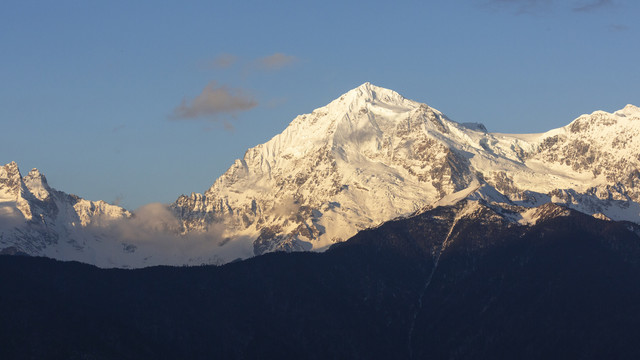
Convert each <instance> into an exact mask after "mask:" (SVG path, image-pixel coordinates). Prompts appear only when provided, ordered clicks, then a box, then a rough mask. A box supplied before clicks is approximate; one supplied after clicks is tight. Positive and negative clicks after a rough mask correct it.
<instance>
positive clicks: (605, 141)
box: [173, 83, 640, 254]
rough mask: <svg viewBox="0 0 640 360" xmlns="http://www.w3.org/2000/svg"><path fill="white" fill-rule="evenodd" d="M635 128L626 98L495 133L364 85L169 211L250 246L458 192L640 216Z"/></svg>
mask: <svg viewBox="0 0 640 360" xmlns="http://www.w3.org/2000/svg"><path fill="white" fill-rule="evenodd" d="M639 133H640V109H638V108H637V107H635V106H633V105H628V106H626V107H625V108H624V109H622V110H620V111H617V112H615V113H613V114H609V113H606V112H603V111H596V112H594V113H593V114H590V115H583V116H581V117H579V118H578V119H576V120H574V121H573V122H571V123H570V124H569V125H567V126H565V127H563V128H559V129H555V130H551V131H549V132H546V133H543V134H527V135H508V134H493V133H489V132H487V131H486V129H485V128H484V126H482V125H480V124H473V123H472V124H460V123H456V122H453V121H451V120H449V119H448V118H447V117H446V116H445V115H443V114H442V113H441V112H440V111H438V110H436V109H433V108H431V107H429V106H427V105H425V104H421V103H418V102H415V101H411V100H408V99H405V98H404V97H402V96H401V95H400V94H398V93H396V92H394V91H392V90H388V89H384V88H380V87H377V86H374V85H372V84H369V83H365V84H363V85H361V86H359V87H357V88H355V89H353V90H351V91H349V92H347V93H346V94H344V95H342V96H341V97H340V98H338V99H336V100H335V101H333V102H331V103H330V104H328V105H327V106H325V107H322V108H319V109H316V110H314V111H313V112H312V113H311V114H306V115H301V116H298V117H296V118H295V119H294V120H293V121H292V122H291V124H290V125H289V126H288V127H287V128H286V129H285V130H284V131H283V132H282V133H281V134H279V135H276V136H275V137H274V138H272V139H271V140H270V141H268V142H267V143H265V144H262V145H258V146H256V147H254V148H251V149H249V150H248V151H247V152H246V154H245V156H244V158H243V159H240V160H237V161H236V162H235V164H234V165H232V166H231V168H230V169H229V170H228V171H227V172H226V173H225V174H223V175H222V176H221V177H220V178H219V179H218V180H216V181H215V183H214V184H213V186H212V187H211V188H209V189H208V190H207V191H206V192H205V193H204V194H191V195H190V196H181V197H180V198H179V199H178V200H177V201H176V203H175V204H174V205H173V210H174V212H175V213H176V215H177V216H178V218H179V219H180V221H181V224H182V230H183V232H184V233H191V232H201V231H204V230H206V229H207V228H208V227H210V226H212V225H215V226H224V236H225V237H226V238H228V241H229V242H234V241H244V242H246V243H247V245H246V246H251V245H252V246H253V251H254V253H255V254H262V253H264V252H268V251H274V250H285V251H294V250H310V249H317V250H322V249H324V248H326V247H327V246H329V245H331V244H333V243H336V242H340V241H343V240H346V239H347V238H349V237H351V236H353V235H354V234H355V233H356V232H357V231H358V230H360V229H363V228H367V227H371V226H376V225H378V224H380V223H382V222H384V221H388V220H390V219H393V218H395V217H400V216H405V215H407V214H411V213H414V212H416V211H419V210H421V209H425V208H430V207H432V206H433V205H434V204H436V203H437V202H438V201H440V204H443V203H447V202H450V200H447V197H449V198H451V196H453V195H452V194H454V193H458V194H461V193H472V192H475V193H476V195H477V196H483V197H485V198H486V197H487V196H488V197H489V198H491V199H492V201H494V202H498V203H503V204H505V205H509V206H514V205H516V206H525V207H536V206H539V205H541V204H544V203H547V202H554V203H559V204H564V205H566V206H569V207H572V208H575V209H577V210H580V211H583V212H586V213H588V214H592V215H596V214H597V216H600V217H603V218H611V219H616V220H631V221H635V222H640V207H639V205H638V201H639V200H640V190H638V189H639V188H638V181H639V179H640V177H639V175H640V172H639V169H640V155H638V154H640V136H638V135H640V134H639ZM479 187H481V188H482V189H484V190H483V191H481V192H477V191H476V189H477V188H479ZM454 197H455V198H456V199H458V200H459V199H460V197H459V196H454ZM443 198H444V199H443Z"/></svg>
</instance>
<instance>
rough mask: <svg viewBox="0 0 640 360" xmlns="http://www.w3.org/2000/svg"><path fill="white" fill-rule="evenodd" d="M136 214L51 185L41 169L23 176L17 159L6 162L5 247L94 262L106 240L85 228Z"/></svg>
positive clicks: (1, 178)
mask: <svg viewBox="0 0 640 360" xmlns="http://www.w3.org/2000/svg"><path fill="white" fill-rule="evenodd" d="M130 216H131V214H130V213H129V212H128V211H126V210H125V209H123V208H121V207H118V206H114V205H110V204H107V203H106V202H104V201H88V200H85V199H82V198H80V197H78V196H75V195H69V194H66V193H64V192H61V191H57V190H55V189H53V188H51V187H50V186H49V184H48V183H47V179H46V178H45V177H44V175H42V174H41V173H40V172H39V171H38V169H33V170H31V171H30V172H29V173H28V174H27V175H26V176H22V175H21V173H20V170H19V169H18V165H17V164H16V163H15V162H11V163H9V164H7V165H5V166H2V167H0V250H1V251H2V252H5V253H25V254H30V255H43V256H48V257H52V258H57V259H65V260H82V261H85V262H92V263H93V262H95V251H96V250H98V248H99V246H98V248H96V247H97V246H96V245H99V243H100V242H101V240H100V238H99V236H98V234H97V233H95V232H87V231H85V229H87V228H88V227H90V226H92V225H93V226H95V227H97V226H99V225H100V224H101V223H103V222H108V221H112V220H118V219H124V218H128V217H130ZM113 242H114V243H115V242H116V241H113ZM107 243H111V241H107Z"/></svg>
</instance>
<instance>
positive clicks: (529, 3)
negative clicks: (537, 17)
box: [484, 0, 553, 14]
mask: <svg viewBox="0 0 640 360" xmlns="http://www.w3.org/2000/svg"><path fill="white" fill-rule="evenodd" d="M552 2H553V1H552V0H488V1H486V2H485V3H484V5H485V6H487V7H489V8H492V9H495V10H508V11H512V12H514V13H515V14H535V13H541V12H547V11H549V10H550V8H551V4H552Z"/></svg>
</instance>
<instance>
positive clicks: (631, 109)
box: [614, 104, 640, 116]
mask: <svg viewBox="0 0 640 360" xmlns="http://www.w3.org/2000/svg"><path fill="white" fill-rule="evenodd" d="M614 114H616V115H623V116H633V115H636V116H640V108H639V107H637V106H635V105H632V104H627V106H625V107H624V108H622V109H620V110H618V111H616V112H615V113H614Z"/></svg>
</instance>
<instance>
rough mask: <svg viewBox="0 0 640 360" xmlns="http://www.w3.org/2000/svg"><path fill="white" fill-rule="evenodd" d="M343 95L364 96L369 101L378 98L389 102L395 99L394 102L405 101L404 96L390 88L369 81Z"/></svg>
mask: <svg viewBox="0 0 640 360" xmlns="http://www.w3.org/2000/svg"><path fill="white" fill-rule="evenodd" d="M345 96H352V97H354V98H364V99H367V100H370V101H376V100H378V101H382V102H390V101H394V100H395V102H398V103H402V102H404V101H405V98H404V97H403V96H402V95H400V94H398V93H397V92H395V91H393V90H391V89H387V88H383V87H380V86H376V85H373V84H372V83H370V82H365V83H364V84H362V85H360V86H358V87H357V88H355V89H352V90H350V91H349V92H347V93H346V94H345Z"/></svg>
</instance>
